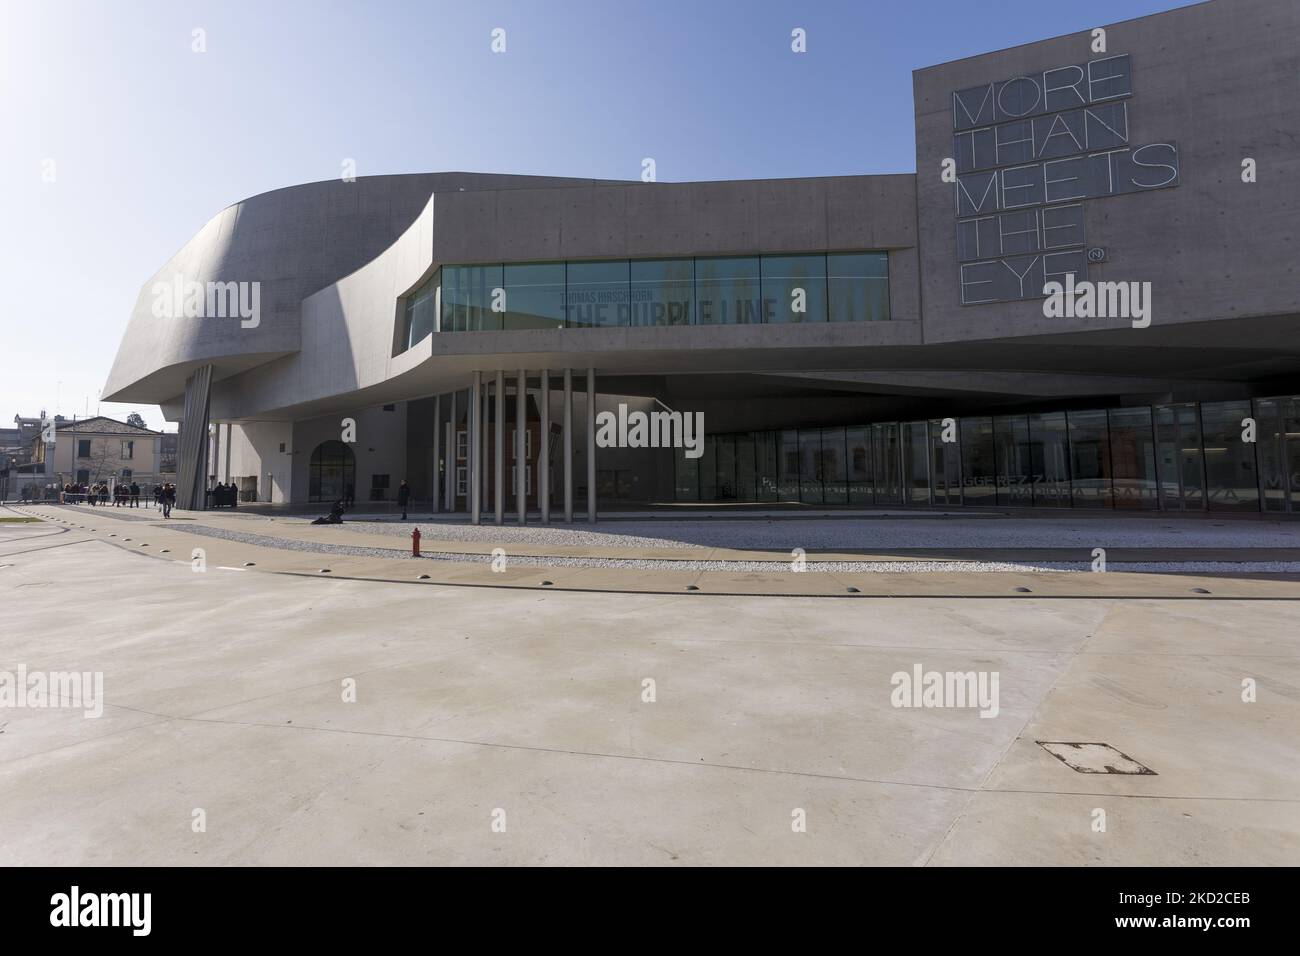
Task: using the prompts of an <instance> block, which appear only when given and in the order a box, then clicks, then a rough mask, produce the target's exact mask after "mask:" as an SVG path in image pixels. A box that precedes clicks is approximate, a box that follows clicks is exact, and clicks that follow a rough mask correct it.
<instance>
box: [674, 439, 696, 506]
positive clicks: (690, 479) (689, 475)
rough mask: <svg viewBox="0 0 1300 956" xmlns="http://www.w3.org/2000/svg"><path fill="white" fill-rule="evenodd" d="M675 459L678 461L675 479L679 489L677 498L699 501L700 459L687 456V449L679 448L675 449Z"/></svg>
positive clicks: (679, 499)
mask: <svg viewBox="0 0 1300 956" xmlns="http://www.w3.org/2000/svg"><path fill="white" fill-rule="evenodd" d="M673 461H674V462H675V463H676V466H675V469H674V473H673V480H674V484H675V486H676V490H677V495H676V497H677V500H678V501H699V500H700V460H699V459H698V458H687V457H686V449H684V448H677V449H674V451H673Z"/></svg>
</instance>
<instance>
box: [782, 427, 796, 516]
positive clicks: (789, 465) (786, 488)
mask: <svg viewBox="0 0 1300 956" xmlns="http://www.w3.org/2000/svg"><path fill="white" fill-rule="evenodd" d="M778 466H779V467H778V470H777V476H776V483H777V496H778V497H779V499H780V500H781V501H798V500H799V433H798V432H797V431H793V430H790V429H787V430H786V431H783V432H781V457H780V460H779V462H778Z"/></svg>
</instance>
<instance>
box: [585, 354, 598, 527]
mask: <svg viewBox="0 0 1300 956" xmlns="http://www.w3.org/2000/svg"><path fill="white" fill-rule="evenodd" d="M587 521H588V522H589V523H590V524H595V523H596V370H595V369H594V368H589V369H587Z"/></svg>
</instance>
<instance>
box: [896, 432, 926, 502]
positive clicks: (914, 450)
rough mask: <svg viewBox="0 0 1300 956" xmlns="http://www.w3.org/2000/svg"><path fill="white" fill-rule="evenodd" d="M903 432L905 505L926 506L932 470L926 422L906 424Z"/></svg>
mask: <svg viewBox="0 0 1300 956" xmlns="http://www.w3.org/2000/svg"><path fill="white" fill-rule="evenodd" d="M902 430H903V494H904V496H905V497H904V502H903V503H904V504H909V505H924V504H929V502H930V469H929V459H930V455H929V448H928V445H929V442H928V440H927V434H928V427H927V424H926V423H925V422H904V423H903V424H902Z"/></svg>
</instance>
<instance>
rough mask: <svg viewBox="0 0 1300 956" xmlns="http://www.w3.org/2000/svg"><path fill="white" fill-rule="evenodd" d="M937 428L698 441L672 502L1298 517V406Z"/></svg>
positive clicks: (1278, 402) (1043, 417)
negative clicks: (699, 453) (700, 443)
mask: <svg viewBox="0 0 1300 956" xmlns="http://www.w3.org/2000/svg"><path fill="white" fill-rule="evenodd" d="M1250 420H1253V421H1254V423H1255V432H1254V436H1255V440H1254V441H1248V440H1246V439H1247V437H1248V436H1249V434H1250V432H1249V428H1248V423H1249V421H1250ZM946 424H947V422H946V421H941V420H930V421H912V422H877V423H873V424H869V425H851V426H848V427H839V426H837V427H834V428H799V429H786V430H780V431H762V432H741V433H736V434H718V435H710V434H706V436H705V440H704V454H703V455H702V456H701V457H700V458H698V459H694V460H691V459H687V458H686V457H685V453H684V451H682V450H678V451H676V452H674V461H675V463H676V466H675V467H676V473H675V476H674V487H675V488H676V493H677V500H678V501H752V502H764V501H771V502H777V501H790V502H803V503H805V504H816V505H823V504H824V505H872V506H877V505H883V506H889V507H942V508H951V507H962V506H966V507H971V506H991V507H1035V508H1114V509H1125V510H1132V511H1158V510H1159V511H1207V510H1208V511H1221V512H1251V511H1265V512H1275V513H1287V512H1300V396H1289V397H1284V398H1267V399H1255V400H1254V401H1250V400H1240V401H1229V402H1205V403H1195V402H1189V403H1184V404H1178V405H1157V406H1155V407H1150V406H1138V407H1129V408H1110V409H1104V408H1103V409H1084V410H1079V411H1055V412H1039V413H1032V414H1024V415H997V416H984V417H973V418H960V419H956V420H955V421H953V422H952V423H951V425H950V426H949V427H945V425H946ZM945 438H947V439H949V440H945Z"/></svg>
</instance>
